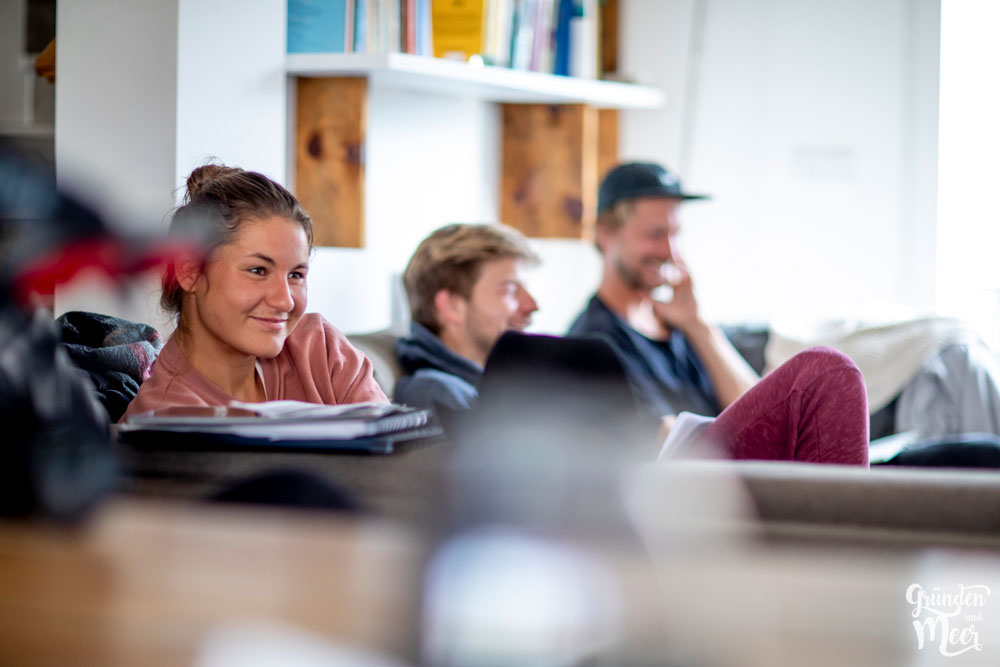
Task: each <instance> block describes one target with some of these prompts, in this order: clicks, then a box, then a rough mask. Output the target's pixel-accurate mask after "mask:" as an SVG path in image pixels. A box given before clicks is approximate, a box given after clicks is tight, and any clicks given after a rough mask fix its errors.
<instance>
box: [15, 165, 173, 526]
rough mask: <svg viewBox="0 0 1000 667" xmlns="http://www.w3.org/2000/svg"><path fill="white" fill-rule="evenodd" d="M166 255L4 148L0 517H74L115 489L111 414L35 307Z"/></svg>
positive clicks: (48, 320) (45, 313)
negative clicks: (119, 230)
mask: <svg viewBox="0 0 1000 667" xmlns="http://www.w3.org/2000/svg"><path fill="white" fill-rule="evenodd" d="M149 249H152V250H153V252H149ZM140 250H142V251H140ZM162 252H163V248H162V247H156V246H155V245H153V244H144V243H138V242H136V243H129V242H126V241H125V240H123V239H122V238H121V237H119V236H118V235H116V234H114V233H113V232H112V231H111V230H110V229H109V228H108V226H107V225H105V224H104V221H103V220H102V219H101V218H100V217H99V216H98V215H97V214H96V213H94V212H93V211H92V210H90V209H89V208H87V207H86V206H84V205H82V204H81V203H80V202H78V201H77V200H76V199H74V198H72V197H69V196H67V195H65V194H64V193H61V192H59V191H58V190H57V188H56V185H55V180H54V177H53V175H52V173H51V172H50V171H49V170H47V169H45V168H43V167H41V166H38V165H35V164H33V163H31V162H29V161H27V160H25V159H23V158H22V157H20V156H19V155H18V154H16V153H14V152H13V151H11V150H9V149H7V148H5V147H4V146H2V145H0V260H2V261H0V419H2V421H3V424H4V429H5V431H6V437H5V438H4V439H3V444H2V446H0V457H2V458H3V461H2V462H0V514H4V515H12V514H14V515H24V514H41V515H43V516H49V517H55V518H60V519H72V518H76V517H79V516H81V515H82V514H83V513H84V512H85V511H86V510H87V509H89V508H90V507H92V506H93V505H94V503H95V502H96V501H97V500H98V499H99V498H100V497H102V496H103V495H104V494H105V493H107V492H108V491H109V490H110V489H111V487H112V485H113V482H114V478H115V465H114V456H113V454H112V449H111V442H110V435H109V430H108V418H107V415H106V414H105V412H104V410H102V408H101V406H100V404H98V402H97V401H96V399H95V397H94V388H93V387H92V386H91V385H90V383H89V382H88V380H87V379H86V377H85V376H84V375H82V374H81V373H80V372H79V371H78V370H77V369H76V368H75V367H74V366H73V364H72V363H71V361H70V359H69V356H68V355H67V354H66V351H65V350H64V349H62V348H60V347H59V345H58V340H57V336H56V331H55V328H54V326H53V322H52V316H51V314H50V313H49V312H48V311H46V310H43V309H37V310H36V309H35V308H34V306H36V305H37V304H40V303H45V299H46V298H48V297H51V295H52V293H53V292H54V290H55V287H56V285H58V284H61V283H63V282H66V281H68V280H70V279H71V278H73V277H74V276H75V275H77V274H78V273H79V272H81V271H83V270H85V269H97V270H99V271H101V272H103V273H104V274H105V275H107V276H108V277H110V278H111V279H118V278H119V277H121V276H124V275H130V274H132V273H134V272H137V271H141V270H145V269H147V268H149V267H151V266H154V265H157V264H158V263H159V262H160V259H159V254H160V253H162Z"/></svg>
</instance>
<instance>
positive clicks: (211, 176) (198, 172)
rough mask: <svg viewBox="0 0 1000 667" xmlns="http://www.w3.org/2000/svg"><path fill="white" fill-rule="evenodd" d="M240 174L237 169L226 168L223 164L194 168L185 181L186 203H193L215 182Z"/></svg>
mask: <svg viewBox="0 0 1000 667" xmlns="http://www.w3.org/2000/svg"><path fill="white" fill-rule="evenodd" d="M242 172H243V170H242V169H239V168H238V167H227V166H226V165H224V164H205V165H202V166H200V167H198V168H196V169H195V170H194V171H192V172H191V175H189V176H188V179H187V201H193V200H194V199H195V198H196V197H197V196H198V195H199V194H201V193H202V192H204V191H205V190H206V189H208V188H209V187H210V186H211V184H212V183H214V182H215V181H218V180H219V179H222V178H225V177H226V176H230V175H233V174H240V173H242Z"/></svg>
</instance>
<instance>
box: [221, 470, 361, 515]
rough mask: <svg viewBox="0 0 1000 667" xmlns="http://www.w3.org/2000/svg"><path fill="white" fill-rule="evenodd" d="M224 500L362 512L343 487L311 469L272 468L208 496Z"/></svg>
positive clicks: (225, 501)
mask: <svg viewBox="0 0 1000 667" xmlns="http://www.w3.org/2000/svg"><path fill="white" fill-rule="evenodd" d="M209 500H213V501H215V502H224V503H239V504H248V505H268V506H273V507H295V508H299V509H315V510H334V511H340V512H361V511H362V510H363V508H362V506H361V505H360V504H358V502H357V500H355V499H354V498H353V497H351V496H350V495H349V494H348V493H347V492H345V491H344V490H343V489H341V488H339V487H337V486H334V485H333V484H332V483H330V481H329V480H327V479H325V478H323V477H321V476H319V475H317V474H316V473H314V472H311V471H309V470H298V469H288V470H269V471H265V472H261V473H258V474H256V475H253V476H251V477H249V478H247V479H244V480H240V481H238V482H235V483H233V484H232V485H231V486H228V487H226V488H225V489H223V490H222V491H219V492H218V493H216V494H214V495H213V496H210V497H209Z"/></svg>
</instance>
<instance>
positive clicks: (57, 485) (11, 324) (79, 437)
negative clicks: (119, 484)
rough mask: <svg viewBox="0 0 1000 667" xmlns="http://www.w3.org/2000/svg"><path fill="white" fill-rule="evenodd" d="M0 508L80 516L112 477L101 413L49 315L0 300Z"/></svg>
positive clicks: (2, 511)
mask: <svg viewBox="0 0 1000 667" xmlns="http://www.w3.org/2000/svg"><path fill="white" fill-rule="evenodd" d="M0 420H2V422H3V425H4V426H3V428H4V432H5V435H4V437H3V438H2V443H3V444H2V445H0V514H3V515H27V514H41V515H43V516H48V517H53V518H57V519H75V518H79V517H81V516H83V515H84V514H85V513H86V511H87V510H88V509H90V508H91V507H92V506H93V505H94V504H95V503H96V502H97V501H98V500H99V499H100V498H101V497H102V496H103V495H104V494H105V493H106V492H108V491H109V490H110V489H111V487H112V485H113V483H114V479H115V460H114V456H113V454H112V450H111V443H110V436H109V432H108V426H107V420H106V418H105V416H104V411H103V410H102V409H101V406H100V405H98V403H97V402H96V401H95V400H94V397H93V395H92V389H91V387H89V386H88V384H87V380H86V378H85V377H83V376H82V375H80V373H79V371H77V370H76V369H75V368H74V367H73V365H72V364H71V363H70V360H69V357H68V356H67V355H66V352H65V351H64V350H62V349H60V348H59V347H58V342H57V340H56V336H55V331H54V328H53V326H52V320H51V315H50V314H49V313H48V312H45V311H39V313H38V314H37V315H36V316H34V317H32V318H29V317H28V316H27V315H26V314H25V313H23V312H21V311H20V310H18V309H16V308H14V307H12V306H11V305H10V304H7V305H5V306H3V307H2V308H0Z"/></svg>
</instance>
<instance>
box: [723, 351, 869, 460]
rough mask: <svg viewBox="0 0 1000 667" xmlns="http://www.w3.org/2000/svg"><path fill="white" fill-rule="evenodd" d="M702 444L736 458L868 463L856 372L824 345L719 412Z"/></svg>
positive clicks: (863, 401)
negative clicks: (714, 445) (717, 447)
mask: <svg viewBox="0 0 1000 667" xmlns="http://www.w3.org/2000/svg"><path fill="white" fill-rule="evenodd" d="M704 438H705V440H706V441H708V442H710V443H714V444H716V446H720V447H722V449H723V450H724V451H726V452H728V453H729V455H731V456H732V457H733V458H735V459H760V460H775V461H808V462H813V463H841V464H849V465H863V466H866V467H867V466H868V397H867V394H866V393H865V386H864V381H863V379H862V376H861V371H859V370H858V367H857V366H855V364H854V362H853V361H851V360H850V359H849V358H847V357H846V356H844V355H843V354H841V353H840V352H837V351H836V350H832V349H829V348H822V347H819V348H813V349H811V350H806V351H805V352H802V353H800V354H798V355H796V356H794V357H792V358H791V359H789V360H788V361H787V362H786V363H784V364H782V365H781V366H780V367H778V368H777V369H775V370H774V371H773V372H771V373H770V374H768V375H767V376H765V377H764V378H763V379H762V380H761V381H760V382H759V383H758V384H757V385H756V386H754V387H753V388H752V389H751V390H750V391H748V392H747V393H746V394H744V395H743V396H741V397H740V398H739V400H737V401H736V402H735V403H733V404H732V405H730V406H729V407H728V408H726V409H725V410H723V412H722V414H720V415H719V417H718V418H717V419H716V420H715V422H714V423H713V424H712V425H711V426H710V427H709V428H708V430H707V431H706V432H705V436H704Z"/></svg>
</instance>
